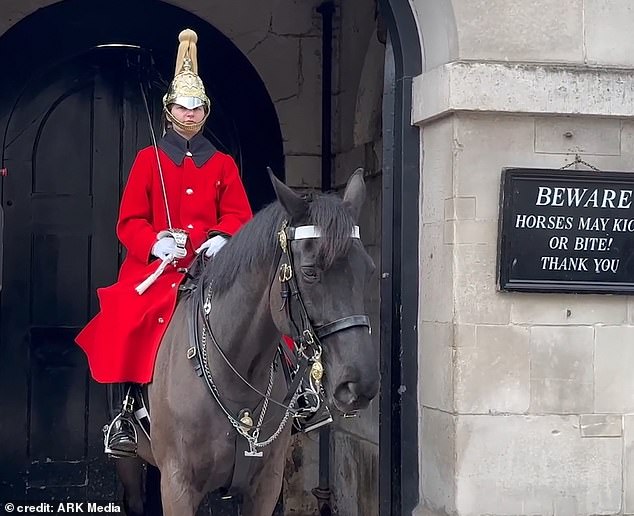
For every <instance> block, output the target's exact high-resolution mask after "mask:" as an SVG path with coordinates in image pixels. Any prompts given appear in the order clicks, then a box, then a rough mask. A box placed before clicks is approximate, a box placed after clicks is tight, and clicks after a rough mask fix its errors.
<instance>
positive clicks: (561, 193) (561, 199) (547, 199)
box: [535, 186, 632, 209]
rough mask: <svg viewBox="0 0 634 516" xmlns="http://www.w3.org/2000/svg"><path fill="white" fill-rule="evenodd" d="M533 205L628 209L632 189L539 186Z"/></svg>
mask: <svg viewBox="0 0 634 516" xmlns="http://www.w3.org/2000/svg"><path fill="white" fill-rule="evenodd" d="M535 205H536V206H560V207H561V206H569V207H574V208H618V209H628V208H631V206H632V190H612V189H610V188H593V189H589V188H578V187H574V188H573V187H568V186H567V187H564V186H540V187H538V190H537V199H536V200H535Z"/></svg>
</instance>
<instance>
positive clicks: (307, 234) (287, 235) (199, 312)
mask: <svg viewBox="0 0 634 516" xmlns="http://www.w3.org/2000/svg"><path fill="white" fill-rule="evenodd" d="M277 237H278V243H279V247H280V250H281V256H280V258H279V267H278V273H277V275H276V278H274V279H273V281H272V282H271V286H270V287H269V289H270V288H272V286H273V282H274V281H276V279H277V280H279V282H280V292H281V297H282V306H281V307H280V311H282V310H284V311H285V312H286V316H287V319H288V322H289V324H290V327H291V328H293V331H294V334H293V335H290V337H292V339H293V342H294V343H295V353H292V354H291V353H288V354H286V356H287V358H288V359H289V361H290V362H291V363H292V367H293V374H292V381H291V383H290V386H289V387H288V391H287V393H286V396H285V397H284V400H283V401H282V402H278V401H276V400H274V399H272V398H271V390H272V386H273V373H274V363H272V364H271V368H270V373H269V383H268V386H267V389H266V392H261V391H260V390H259V389H257V388H256V387H255V386H253V385H252V384H251V383H250V382H249V381H248V380H246V379H245V378H244V377H243V376H242V375H241V374H240V373H239V372H238V371H237V370H236V368H235V367H234V366H233V364H232V363H231V362H230V360H229V359H228V358H227V356H226V354H225V353H224V351H223V350H222V348H221V347H220V345H219V344H218V342H217V340H216V338H215V337H214V334H213V331H212V329H211V325H210V323H209V314H210V313H211V300H212V284H211V282H210V284H209V286H208V288H207V289H203V288H199V289H197V290H199V293H194V299H193V303H194V307H193V308H194V309H193V310H192V311H191V312H190V314H191V315H190V337H191V340H192V341H193V343H194V345H193V346H191V347H190V348H189V349H188V351H187V358H189V359H190V360H192V359H193V360H194V368H195V370H196V374H197V375H198V376H201V377H202V378H203V379H204V381H205V383H206V385H207V387H208V389H209V391H210V392H211V394H212V396H213V397H214V399H215V400H216V402H217V403H218V405H219V406H220V408H221V410H222V411H223V412H224V414H225V416H226V417H227V419H228V420H229V422H230V423H231V425H232V426H233V427H234V429H235V430H236V431H237V433H238V434H239V435H241V436H242V437H244V438H245V439H246V440H247V442H248V445H249V450H247V451H245V453H244V454H245V456H250V457H260V456H262V452H260V451H258V449H260V448H263V447H265V446H268V445H269V444H271V443H272V442H273V441H274V440H275V439H276V438H277V437H278V436H279V435H280V434H281V432H282V430H283V429H284V427H285V425H286V423H287V422H288V419H289V418H290V417H291V416H292V415H294V414H295V413H296V409H295V405H296V402H297V398H298V394H299V392H298V391H299V386H300V384H301V381H302V379H304V378H307V375H310V377H309V380H310V381H311V384H312V385H316V386H317V387H318V388H319V389H320V390H321V392H322V393H323V387H322V385H321V380H322V377H323V374H324V368H323V365H322V362H321V355H322V343H321V341H322V339H325V338H327V337H329V336H330V335H333V334H335V333H338V332H340V331H344V330H347V329H349V328H356V327H359V326H362V327H367V328H368V331H371V330H370V318H369V317H368V316H367V315H349V316H346V317H342V318H340V319H337V320H335V321H332V322H329V323H326V324H323V325H321V326H314V325H313V323H312V322H311V319H310V316H309V315H308V311H307V310H306V305H305V304H304V300H303V299H302V295H301V292H300V290H299V286H298V284H297V278H296V275H295V267H294V265H295V263H294V256H293V252H292V250H291V245H290V243H291V242H292V241H293V240H303V239H309V238H320V237H321V231H320V229H319V228H318V227H316V226H298V227H291V226H288V223H287V221H283V223H282V227H281V228H280V230H279V232H278V234H277ZM350 237H351V238H356V239H358V238H359V227H358V226H354V228H353V231H352V234H351V235H350ZM278 254H279V253H276V255H278ZM297 312H298V316H299V317H298V318H297V317H295V316H294V313H297ZM201 319H202V329H201V328H199V321H200V320H201ZM298 319H299V320H298ZM207 337H209V339H210V340H211V342H212V343H213V345H214V348H215V349H216V351H217V352H218V354H219V355H220V356H221V357H222V358H223V360H224V361H225V363H226V364H227V365H228V366H229V368H230V369H231V370H232V371H233V373H234V374H235V375H236V376H237V377H238V378H239V379H240V380H241V381H242V382H243V383H244V384H245V385H246V386H248V387H249V388H250V389H251V390H252V391H254V392H255V393H257V394H258V395H259V396H260V398H261V399H260V402H258V405H260V403H261V404H262V406H261V408H260V415H259V418H258V421H257V424H256V423H255V422H254V421H253V419H252V416H253V415H254V414H255V410H253V409H251V408H244V409H242V410H240V412H239V413H238V414H237V415H235V414H232V413H231V411H230V410H229V409H228V408H227V407H226V405H225V403H223V402H222V400H221V397H220V393H219V391H218V388H217V386H216V383H215V381H214V379H213V376H212V374H211V370H210V367H209V362H208V356H207V346H206V340H207ZM281 346H286V345H285V344H284V343H282V344H281ZM282 359H283V358H282ZM269 402H271V403H274V404H275V405H278V406H280V407H282V408H283V409H285V414H284V417H283V418H282V420H281V422H280V424H279V425H278V428H277V430H276V431H275V432H274V433H273V434H272V435H271V436H270V437H269V438H268V439H267V440H265V441H259V435H260V430H261V428H262V426H263V424H264V423H265V421H264V417H265V413H266V409H267V407H268V403H269ZM256 410H257V409H256Z"/></svg>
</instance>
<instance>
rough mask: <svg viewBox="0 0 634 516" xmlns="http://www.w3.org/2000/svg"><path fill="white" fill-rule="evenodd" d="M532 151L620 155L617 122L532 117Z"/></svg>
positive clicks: (575, 118) (619, 137) (592, 119)
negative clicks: (533, 129)
mask: <svg viewBox="0 0 634 516" xmlns="http://www.w3.org/2000/svg"><path fill="white" fill-rule="evenodd" d="M535 152H542V153H551V154H553V153H554V154H565V153H573V154H595V155H608V156H618V155H620V154H621V121H620V120H618V119H601V118H578V117H567V118H552V117H548V118H536V119H535Z"/></svg>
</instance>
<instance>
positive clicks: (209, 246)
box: [196, 235, 227, 258]
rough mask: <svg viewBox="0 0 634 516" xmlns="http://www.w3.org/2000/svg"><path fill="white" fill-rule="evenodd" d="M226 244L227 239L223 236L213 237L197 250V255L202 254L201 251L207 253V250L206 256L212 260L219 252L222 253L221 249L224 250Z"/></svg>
mask: <svg viewBox="0 0 634 516" xmlns="http://www.w3.org/2000/svg"><path fill="white" fill-rule="evenodd" d="M226 243H227V237H223V236H222V235H216V236H213V237H211V238H210V239H209V240H206V241H205V242H204V243H203V245H201V246H200V247H199V248H198V249H196V254H198V253H200V252H201V251H205V249H206V251H205V256H206V257H207V258H211V257H212V256H213V255H215V254H216V253H217V252H218V251H220V249H222V246H224V245H225V244H226Z"/></svg>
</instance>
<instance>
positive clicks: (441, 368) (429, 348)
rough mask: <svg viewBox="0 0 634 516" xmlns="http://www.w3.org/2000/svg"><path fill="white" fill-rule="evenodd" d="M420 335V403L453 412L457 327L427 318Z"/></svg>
mask: <svg viewBox="0 0 634 516" xmlns="http://www.w3.org/2000/svg"><path fill="white" fill-rule="evenodd" d="M420 338H421V344H420V352H419V360H418V364H419V379H420V380H419V382H420V383H419V388H418V400H419V403H422V404H423V405H424V406H425V407H429V408H437V409H440V410H444V411H446V412H453V327H452V325H451V324H448V323H431V322H424V323H423V324H422V325H421V337H420Z"/></svg>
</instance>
